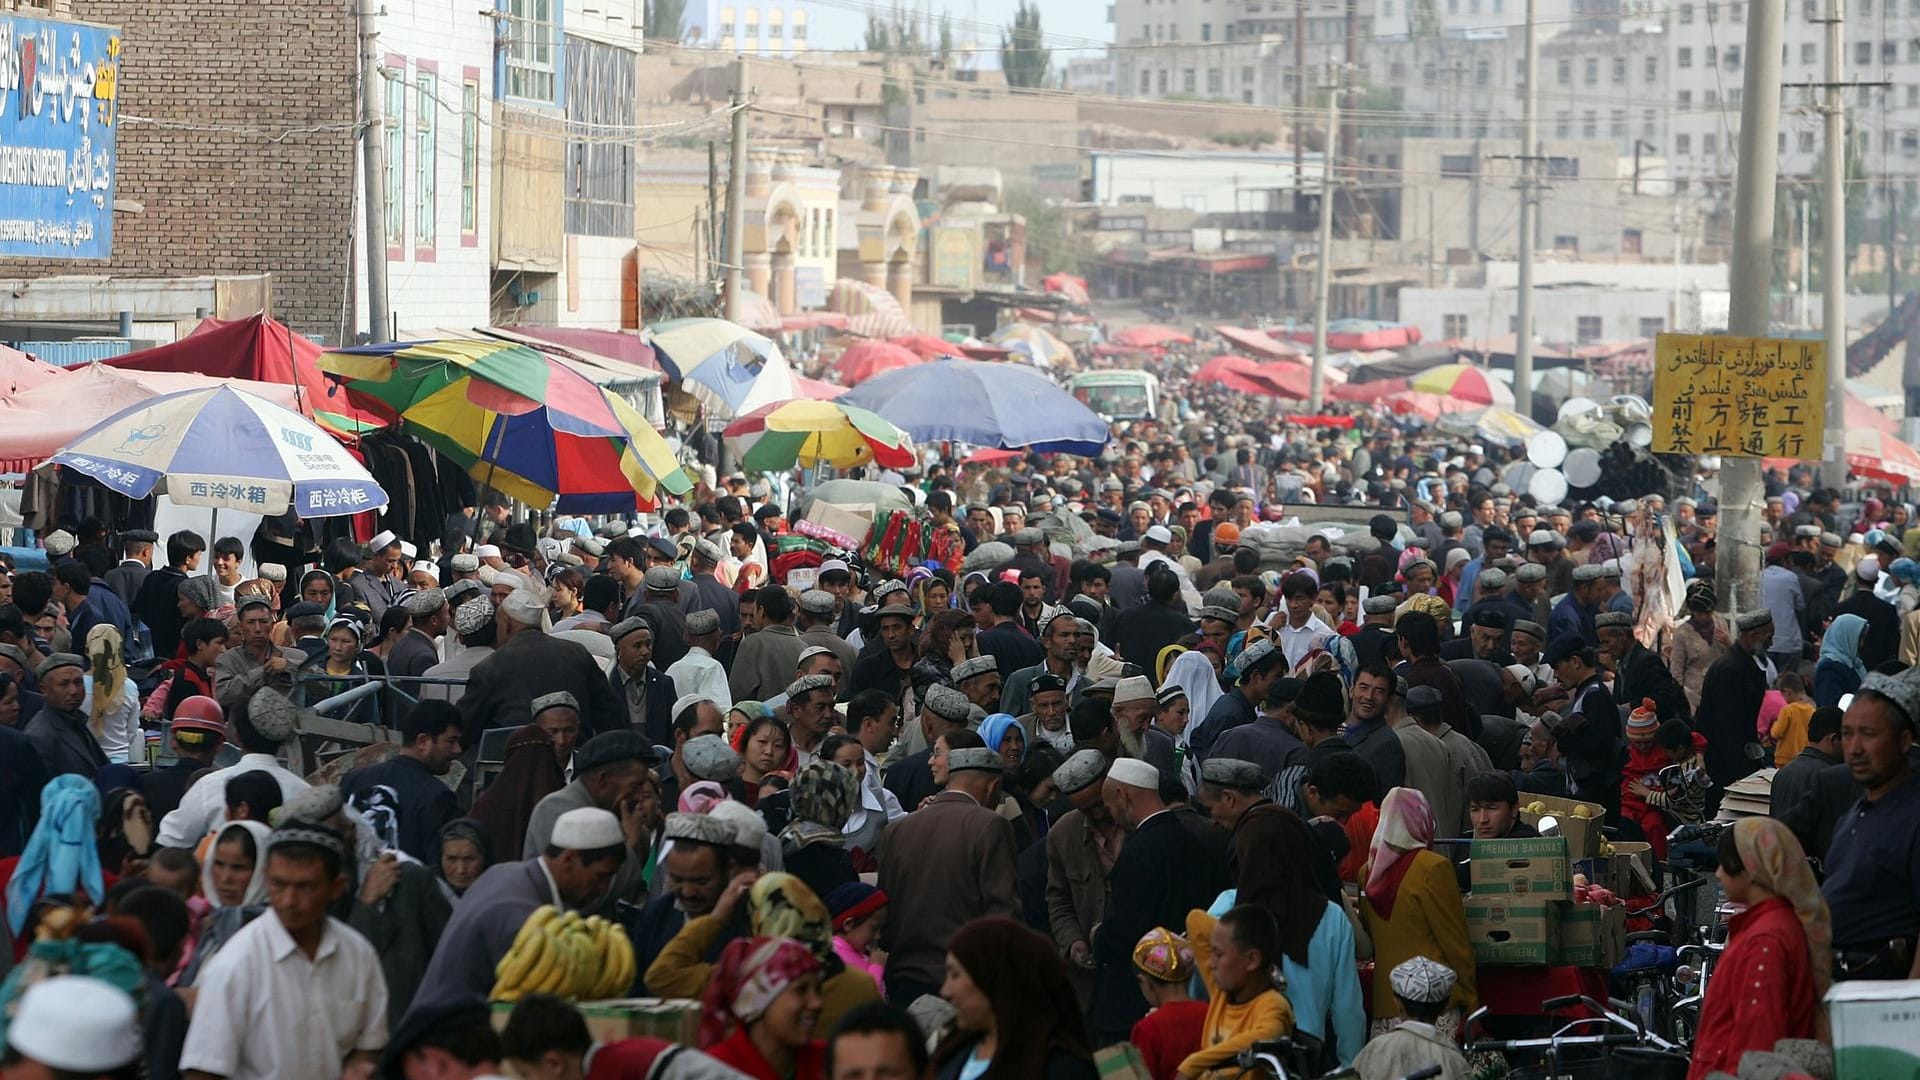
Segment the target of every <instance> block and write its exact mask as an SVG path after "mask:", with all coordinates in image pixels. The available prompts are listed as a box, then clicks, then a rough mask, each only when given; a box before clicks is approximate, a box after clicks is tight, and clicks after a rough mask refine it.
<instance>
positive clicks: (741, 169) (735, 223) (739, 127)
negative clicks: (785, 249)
mask: <svg viewBox="0 0 1920 1080" xmlns="http://www.w3.org/2000/svg"><path fill="white" fill-rule="evenodd" d="M747 97H748V90H747V58H746V57H745V56H744V55H742V56H736V57H734V58H733V93H732V94H731V95H729V97H728V98H727V102H728V107H729V108H731V109H732V110H733V117H732V120H733V137H732V139H731V141H730V143H729V145H728V147H727V266H726V275H725V277H724V278H723V279H722V280H723V281H725V283H726V284H725V291H724V292H723V293H722V298H723V299H724V301H725V303H726V307H725V309H724V314H725V316H726V318H727V321H729V322H736V323H737V322H739V321H740V308H741V301H742V300H743V299H744V298H743V297H742V296H741V295H740V288H741V285H740V272H741V270H742V268H743V264H744V263H745V262H746V261H747V235H746V233H747V212H746V188H747Z"/></svg>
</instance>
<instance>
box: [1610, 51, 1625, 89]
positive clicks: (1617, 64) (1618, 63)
mask: <svg viewBox="0 0 1920 1080" xmlns="http://www.w3.org/2000/svg"><path fill="white" fill-rule="evenodd" d="M1613 81H1614V82H1616V83H1624V82H1626V81H1627V58H1626V57H1624V56H1616V57H1614V58H1613Z"/></svg>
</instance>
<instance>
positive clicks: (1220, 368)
mask: <svg viewBox="0 0 1920 1080" xmlns="http://www.w3.org/2000/svg"><path fill="white" fill-rule="evenodd" d="M1312 379H1313V376H1312V373H1310V372H1308V371H1307V369H1305V368H1303V367H1301V366H1300V365H1299V364H1262V363H1261V362H1260V361H1258V360H1254V359H1252V358H1250V357H1245V356H1233V355H1231V354H1226V355H1221V356H1216V357H1214V358H1213V359H1211V360H1209V361H1207V362H1206V363H1204V364H1202V365H1200V368H1199V370H1198V371H1195V372H1194V373H1193V381H1195V382H1206V383H1218V384H1219V385H1221V386H1224V387H1226V388H1227V389H1229V390H1237V391H1239V392H1240V393H1243V394H1255V395H1258V396H1261V397H1274V398H1286V399H1288V400H1290V401H1305V400H1306V399H1307V396H1308V395H1307V391H1308V385H1309V383H1311V382H1312Z"/></svg>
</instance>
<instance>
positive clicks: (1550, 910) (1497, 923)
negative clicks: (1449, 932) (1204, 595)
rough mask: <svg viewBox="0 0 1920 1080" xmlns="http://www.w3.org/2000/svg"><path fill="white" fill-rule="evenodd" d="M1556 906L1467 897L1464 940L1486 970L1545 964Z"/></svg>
mask: <svg viewBox="0 0 1920 1080" xmlns="http://www.w3.org/2000/svg"><path fill="white" fill-rule="evenodd" d="M1557 916H1558V911H1557V905H1555V904H1554V903H1552V902H1551V901H1547V900H1544V899H1542V900H1531V899H1530V900H1527V901H1515V900H1514V899H1512V898H1510V897H1507V896H1487V897H1482V896H1469V897H1467V936H1468V937H1469V938H1471V939H1473V957H1474V959H1475V960H1477V961H1479V962H1480V963H1481V964H1483V965H1486V966H1499V965H1507V966H1520V965H1528V964H1545V963H1547V962H1548V961H1549V960H1550V959H1551V955H1552V951H1553V942H1554V923H1555V920H1556V918H1557Z"/></svg>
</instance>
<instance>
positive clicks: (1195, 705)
mask: <svg viewBox="0 0 1920 1080" xmlns="http://www.w3.org/2000/svg"><path fill="white" fill-rule="evenodd" d="M1218 660H1219V654H1218V653H1217V652H1216V653H1214V655H1213V656H1211V657H1210V656H1208V654H1207V653H1206V652H1204V651H1202V650H1200V649H1190V650H1188V651H1186V652H1183V653H1181V654H1180V655H1179V656H1177V657H1175V658H1174V661H1173V663H1172V664H1171V665H1170V666H1168V668H1167V678H1166V681H1165V682H1163V683H1161V685H1162V686H1169V685H1171V686H1178V687H1179V688H1180V689H1181V690H1183V691H1185V692H1186V695H1187V715H1189V716H1192V717H1197V718H1199V719H1196V720H1195V721H1194V723H1196V724H1197V723H1199V721H1200V720H1203V719H1205V718H1206V715H1207V713H1209V712H1211V711H1212V710H1213V703H1214V702H1216V701H1219V700H1220V699H1221V698H1222V697H1224V696H1226V691H1224V690H1222V689H1220V669H1219V667H1218V666H1217V664H1218ZM1192 727H1193V725H1192V724H1189V725H1188V731H1191V730H1192ZM1188 731H1182V732H1181V733H1180V734H1179V735H1178V736H1176V737H1175V738H1174V742H1175V743H1176V744H1177V745H1180V746H1185V745H1187V734H1188Z"/></svg>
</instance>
